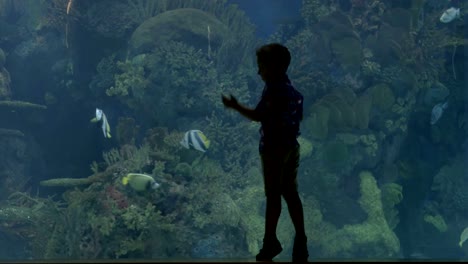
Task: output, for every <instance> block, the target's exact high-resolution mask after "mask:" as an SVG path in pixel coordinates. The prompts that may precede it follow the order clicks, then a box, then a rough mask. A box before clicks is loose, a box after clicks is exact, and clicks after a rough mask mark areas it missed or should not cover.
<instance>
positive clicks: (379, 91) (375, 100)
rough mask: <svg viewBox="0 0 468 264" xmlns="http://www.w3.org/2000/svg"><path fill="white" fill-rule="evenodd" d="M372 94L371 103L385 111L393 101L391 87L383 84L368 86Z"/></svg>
mask: <svg viewBox="0 0 468 264" xmlns="http://www.w3.org/2000/svg"><path fill="white" fill-rule="evenodd" d="M369 90H370V93H371V95H372V104H373V105H375V106H376V107H378V108H379V109H380V110H383V111H386V110H388V109H390V107H391V106H392V105H393V104H394V103H395V96H394V95H393V91H392V89H390V87H389V86H388V85H387V84H385V83H379V84H377V85H374V86H372V87H371V88H369Z"/></svg>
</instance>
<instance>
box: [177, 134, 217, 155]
mask: <svg viewBox="0 0 468 264" xmlns="http://www.w3.org/2000/svg"><path fill="white" fill-rule="evenodd" d="M180 144H181V145H182V146H184V147H185V148H187V149H196V150H198V151H201V152H205V151H206V150H208V148H209V147H210V140H209V139H208V138H207V137H206V136H205V134H203V132H201V131H200V130H196V129H193V130H189V131H187V132H185V135H184V138H183V139H182V140H181V141H180Z"/></svg>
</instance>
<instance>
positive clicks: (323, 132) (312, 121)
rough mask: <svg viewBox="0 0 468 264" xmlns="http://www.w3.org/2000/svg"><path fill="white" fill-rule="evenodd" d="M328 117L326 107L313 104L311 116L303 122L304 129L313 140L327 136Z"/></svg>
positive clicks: (328, 113) (328, 112)
mask: <svg viewBox="0 0 468 264" xmlns="http://www.w3.org/2000/svg"><path fill="white" fill-rule="evenodd" d="M329 117H330V111H329V110H328V108H327V107H325V106H322V105H320V104H314V105H313V106H312V108H311V114H310V115H309V117H307V118H306V119H305V120H304V122H303V126H304V129H305V130H307V131H308V132H309V134H311V136H312V137H313V138H315V139H325V138H326V137H327V136H328V119H329Z"/></svg>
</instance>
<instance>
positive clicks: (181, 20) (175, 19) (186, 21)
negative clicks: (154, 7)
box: [129, 8, 228, 56]
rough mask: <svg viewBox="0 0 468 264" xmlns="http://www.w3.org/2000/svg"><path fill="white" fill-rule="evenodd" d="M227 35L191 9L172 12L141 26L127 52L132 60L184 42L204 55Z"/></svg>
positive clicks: (211, 18) (205, 15)
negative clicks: (170, 43) (159, 48)
mask: <svg viewBox="0 0 468 264" xmlns="http://www.w3.org/2000/svg"><path fill="white" fill-rule="evenodd" d="M208 27H209V28H208ZM227 33H228V29H227V27H226V26H225V25H224V24H223V23H222V22H221V21H220V20H218V19H217V18H216V17H215V16H213V15H211V14H209V13H206V12H204V11H202V10H199V9H194V8H181V9H175V10H170V11H166V12H164V13H161V14H159V15H157V16H155V17H152V18H149V19H148V20H146V21H145V22H143V23H142V24H141V25H140V26H139V27H138V28H137V29H136V30H135V31H134V32H133V34H132V37H131V39H130V50H129V52H130V55H132V56H135V55H138V54H142V53H148V52H152V50H153V49H154V48H155V47H157V46H160V45H162V44H163V43H167V42H168V41H179V42H184V43H186V44H189V45H191V46H193V47H195V48H196V49H197V50H198V49H202V50H204V51H207V49H208V45H210V47H211V49H213V50H215V49H216V48H217V47H219V46H220V45H221V42H222V40H223V39H224V36H226V34H227ZM208 34H209V40H208ZM208 42H209V43H208Z"/></svg>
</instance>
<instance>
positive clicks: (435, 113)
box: [431, 101, 448, 125]
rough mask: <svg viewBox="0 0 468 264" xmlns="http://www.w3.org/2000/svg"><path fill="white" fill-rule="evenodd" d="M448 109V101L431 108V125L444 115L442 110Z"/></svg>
mask: <svg viewBox="0 0 468 264" xmlns="http://www.w3.org/2000/svg"><path fill="white" fill-rule="evenodd" d="M447 107H448V101H447V102H445V103H438V104H436V105H435V106H434V107H433V108H432V113H431V125H434V124H435V123H437V121H439V119H440V117H441V116H442V114H443V113H444V110H445V109H447Z"/></svg>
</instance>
